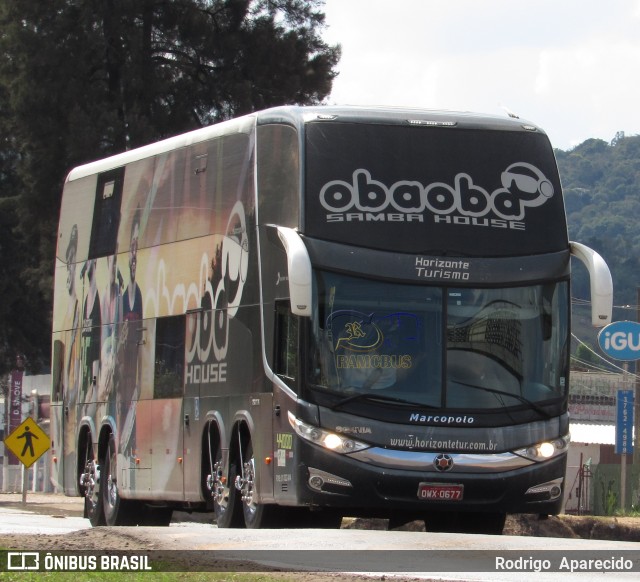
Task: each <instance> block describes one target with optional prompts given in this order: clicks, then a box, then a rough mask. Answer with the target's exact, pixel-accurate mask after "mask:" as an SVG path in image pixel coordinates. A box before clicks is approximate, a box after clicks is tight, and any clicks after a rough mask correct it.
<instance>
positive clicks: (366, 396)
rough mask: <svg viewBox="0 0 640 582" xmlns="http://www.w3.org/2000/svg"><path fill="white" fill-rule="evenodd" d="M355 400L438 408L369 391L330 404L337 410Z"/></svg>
mask: <svg viewBox="0 0 640 582" xmlns="http://www.w3.org/2000/svg"><path fill="white" fill-rule="evenodd" d="M355 400H371V401H373V402H376V401H378V402H393V403H395V404H408V405H411V406H421V407H423V408H436V407H435V406H430V405H428V404H422V403H420V402H414V401H413V400H405V399H404V398H396V397H395V396H385V395H384V394H370V393H369V392H359V393H358V394H352V395H351V396H347V397H346V398H343V399H342V400H338V402H336V403H335V404H334V405H332V406H330V407H329V408H331V410H336V409H337V408H340V407H341V406H344V405H345V404H348V403H349V402H354V401H355Z"/></svg>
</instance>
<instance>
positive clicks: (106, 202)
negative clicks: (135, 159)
mask: <svg viewBox="0 0 640 582" xmlns="http://www.w3.org/2000/svg"><path fill="white" fill-rule="evenodd" d="M123 178H124V168H117V169H115V170H111V171H109V172H104V173H103V174H100V175H99V176H98V183H97V186H96V198H95V205H94V207H93V227H92V229H91V242H90V243H89V258H90V259H97V258H99V257H106V256H108V255H113V254H114V253H115V252H116V245H117V242H118V226H119V224H120V199H121V197H122V181H123Z"/></svg>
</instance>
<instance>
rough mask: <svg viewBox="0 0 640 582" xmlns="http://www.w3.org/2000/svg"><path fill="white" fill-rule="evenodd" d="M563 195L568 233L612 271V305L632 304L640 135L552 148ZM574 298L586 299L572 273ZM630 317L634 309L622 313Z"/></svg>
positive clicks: (639, 261) (639, 277)
mask: <svg viewBox="0 0 640 582" xmlns="http://www.w3.org/2000/svg"><path fill="white" fill-rule="evenodd" d="M556 157H557V159H558V165H559V167H560V177H561V179H562V185H563V188H564V194H565V203H566V207H567V219H568V222H569V237H570V239H571V240H575V241H578V242H581V243H584V244H586V245H588V246H590V247H591V248H593V249H595V250H596V251H598V252H599V253H600V254H601V255H602V256H603V257H604V259H605V260H606V261H607V263H608V264H609V267H610V268H611V272H612V275H613V284H614V292H615V296H614V297H615V298H614V303H615V305H618V306H620V305H632V306H635V304H636V303H637V299H636V293H637V292H636V287H637V285H639V284H640V228H638V218H639V217H640V136H633V137H625V136H624V135H623V134H622V133H619V134H618V135H616V138H615V139H614V140H613V141H612V142H611V143H607V142H605V141H603V140H599V139H590V140H587V141H585V142H584V143H582V144H580V145H579V146H577V147H575V148H574V149H572V150H570V151H560V150H557V151H556ZM573 296H574V297H577V298H582V299H588V298H589V287H588V279H587V277H586V276H585V274H584V273H582V272H577V273H576V277H575V279H574V284H573ZM626 318H629V319H634V318H635V309H634V310H632V312H631V313H628V314H627V315H626Z"/></svg>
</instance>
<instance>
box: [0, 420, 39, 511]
mask: <svg viewBox="0 0 640 582" xmlns="http://www.w3.org/2000/svg"><path fill="white" fill-rule="evenodd" d="M4 444H5V447H6V448H7V449H8V450H10V451H11V452H12V453H13V454H14V455H15V456H16V457H17V458H18V460H19V461H20V462H21V463H22V503H26V501H27V469H28V468H29V467H31V465H33V464H34V463H35V462H36V461H37V460H38V459H39V458H40V457H41V456H42V455H44V453H46V452H47V451H48V450H49V447H51V441H50V440H49V437H48V436H47V434H46V433H45V432H44V431H43V430H42V429H41V428H40V427H39V426H38V425H37V423H36V421H35V420H33V418H31V417H30V416H29V417H27V418H26V419H25V420H24V421H23V422H22V424H21V425H19V426H18V427H16V428H15V429H14V430H13V431H12V432H11V434H10V435H9V436H8V437H6V438H5V439H4Z"/></svg>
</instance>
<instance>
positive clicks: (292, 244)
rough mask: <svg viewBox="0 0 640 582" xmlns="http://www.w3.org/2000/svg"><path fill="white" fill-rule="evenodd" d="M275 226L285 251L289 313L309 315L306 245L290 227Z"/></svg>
mask: <svg viewBox="0 0 640 582" xmlns="http://www.w3.org/2000/svg"><path fill="white" fill-rule="evenodd" d="M277 228H278V236H279V237H280V240H281V241H282V244H283V246H284V250H285V252H286V253H287V267H288V271H289V273H288V275H289V297H290V301H291V313H293V314H294V315H300V316H303V317H311V288H312V286H311V259H310V258H309V253H308V252H307V247H305V246H304V243H303V242H302V239H301V238H300V235H299V234H298V233H297V232H296V231H295V230H293V229H292V228H287V227H284V226H278V227H277Z"/></svg>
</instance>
